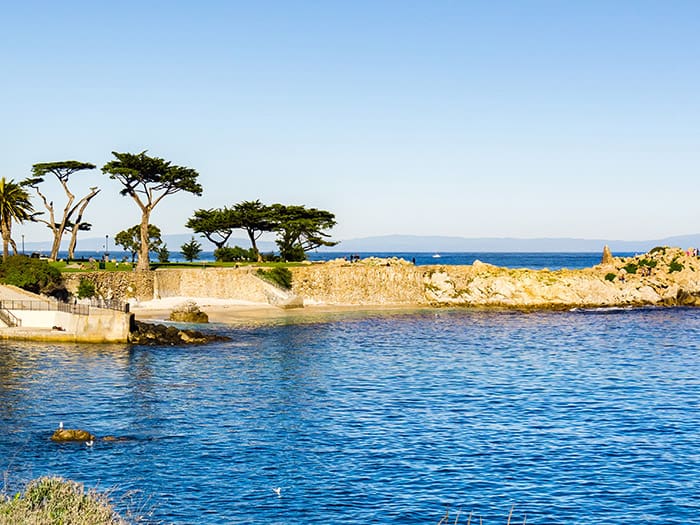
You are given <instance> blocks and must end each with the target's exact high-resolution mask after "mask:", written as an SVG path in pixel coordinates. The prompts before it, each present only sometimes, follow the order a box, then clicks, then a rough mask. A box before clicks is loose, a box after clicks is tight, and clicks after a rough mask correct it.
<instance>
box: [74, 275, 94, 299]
mask: <svg viewBox="0 0 700 525" xmlns="http://www.w3.org/2000/svg"><path fill="white" fill-rule="evenodd" d="M91 297H95V283H93V282H92V281H90V280H88V279H80V283H79V284H78V299H86V298H88V299H89V298H91Z"/></svg>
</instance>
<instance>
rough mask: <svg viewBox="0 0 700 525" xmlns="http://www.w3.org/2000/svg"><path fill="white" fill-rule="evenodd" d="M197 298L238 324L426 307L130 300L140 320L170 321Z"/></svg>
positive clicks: (214, 316) (220, 318) (218, 319)
mask: <svg viewBox="0 0 700 525" xmlns="http://www.w3.org/2000/svg"><path fill="white" fill-rule="evenodd" d="M188 301H193V302H195V303H197V305H198V306H199V308H200V310H202V311H203V312H205V313H206V314H207V315H208V316H209V322H211V323H224V324H228V323H230V324H235V323H239V322H245V321H265V320H270V321H285V320H286V321H290V322H293V321H303V320H309V321H310V320H313V319H315V318H318V316H319V315H320V316H327V315H332V314H344V313H346V314H353V313H354V314H367V313H372V312H374V313H377V312H382V313H389V312H393V313H402V312H407V311H412V310H420V309H425V308H426V307H425V306H420V305H388V306H357V305H348V306H342V305H325V304H314V305H307V306H305V307H304V308H292V309H284V308H279V307H276V306H272V305H269V304H267V303H255V302H250V301H240V300H233V299H213V298H210V297H168V298H165V299H153V300H151V301H140V302H133V303H130V309H131V311H132V312H133V313H134V314H135V317H136V319H137V320H139V321H167V320H168V319H169V317H170V312H171V311H172V310H173V309H174V308H176V307H177V306H179V305H181V304H183V303H185V302H188Z"/></svg>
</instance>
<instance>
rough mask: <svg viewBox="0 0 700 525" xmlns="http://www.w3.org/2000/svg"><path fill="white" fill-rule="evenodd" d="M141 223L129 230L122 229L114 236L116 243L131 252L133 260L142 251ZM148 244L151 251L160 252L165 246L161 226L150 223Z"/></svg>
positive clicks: (132, 260)
mask: <svg viewBox="0 0 700 525" xmlns="http://www.w3.org/2000/svg"><path fill="white" fill-rule="evenodd" d="M141 242H142V241H141V225H140V224H137V225H135V226H132V227H131V228H129V229H127V230H122V231H120V232H119V233H118V234H116V235H115V236H114V243H115V244H116V245H117V246H121V247H122V248H124V251H127V252H131V262H132V263H133V262H134V260H135V259H136V254H137V253H140V252H141V246H142V245H141ZM146 246H148V247H149V249H150V251H152V252H155V253H158V252H159V250H160V249H161V247H162V246H163V239H162V238H161V233H160V228H158V226H155V225H153V224H149V225H148V241H147V244H146Z"/></svg>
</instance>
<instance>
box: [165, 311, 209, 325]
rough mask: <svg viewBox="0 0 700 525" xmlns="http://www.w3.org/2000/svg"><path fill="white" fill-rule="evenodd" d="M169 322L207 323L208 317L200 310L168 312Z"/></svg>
mask: <svg viewBox="0 0 700 525" xmlns="http://www.w3.org/2000/svg"><path fill="white" fill-rule="evenodd" d="M170 320H171V321H175V322H178V323H208V322H209V316H208V315H207V314H206V313H205V312H202V311H201V310H199V311H196V312H178V311H172V312H170Z"/></svg>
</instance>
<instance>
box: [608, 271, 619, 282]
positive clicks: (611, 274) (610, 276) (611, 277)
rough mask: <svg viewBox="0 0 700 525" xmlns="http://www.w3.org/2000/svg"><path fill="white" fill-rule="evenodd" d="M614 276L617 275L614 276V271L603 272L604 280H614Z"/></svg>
mask: <svg viewBox="0 0 700 525" xmlns="http://www.w3.org/2000/svg"><path fill="white" fill-rule="evenodd" d="M615 277H617V276H616V275H615V274H614V273H612V272H610V273H607V274H605V280H606V281H610V282H612V281H614V280H615Z"/></svg>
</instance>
